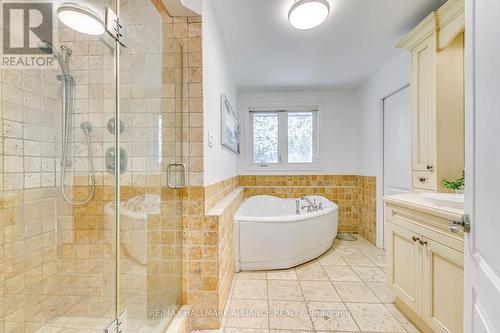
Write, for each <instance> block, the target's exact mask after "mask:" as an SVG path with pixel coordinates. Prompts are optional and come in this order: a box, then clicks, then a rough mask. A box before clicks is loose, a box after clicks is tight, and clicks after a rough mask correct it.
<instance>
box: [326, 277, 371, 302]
mask: <svg viewBox="0 0 500 333" xmlns="http://www.w3.org/2000/svg"><path fill="white" fill-rule="evenodd" d="M333 286H334V287H335V289H336V290H337V292H338V293H339V295H340V298H342V300H343V301H344V302H346V303H347V302H360V303H361V302H366V303H380V301H379V299H378V298H377V296H375V294H374V293H373V292H372V291H371V290H370V288H368V286H367V285H366V284H365V283H364V282H333Z"/></svg>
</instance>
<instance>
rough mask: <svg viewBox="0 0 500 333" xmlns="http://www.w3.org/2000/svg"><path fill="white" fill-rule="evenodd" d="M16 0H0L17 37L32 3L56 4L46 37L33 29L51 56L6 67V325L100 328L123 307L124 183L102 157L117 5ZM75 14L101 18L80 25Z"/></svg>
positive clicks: (2, 225)
mask: <svg viewBox="0 0 500 333" xmlns="http://www.w3.org/2000/svg"><path fill="white" fill-rule="evenodd" d="M20 3H21V2H19V1H12V2H9V1H7V0H4V1H2V7H1V8H2V23H4V22H5V21H4V20H3V18H5V17H6V16H5V15H10V23H11V26H6V25H5V24H3V25H2V28H3V29H5V30H9V31H7V32H8V33H10V32H12V34H10V35H11V36H16V34H15V33H14V31H10V29H23V25H22V24H21V23H22V22H23V21H22V17H23V15H20V14H19V13H20V12H21V13H22V11H25V10H26V8H29V9H30V10H31V12H30V15H32V14H33V16H32V17H34V18H36V17H37V15H41V16H42V17H44V18H47V17H49V16H47V17H45V16H44V15H48V14H50V13H52V14H54V15H53V16H52V19H53V20H52V23H53V24H52V26H51V28H52V29H47V31H48V32H49V34H48V35H47V34H45V35H43V36H42V35H37V34H35V33H33V34H31V37H30V38H31V40H30V45H31V48H35V49H36V47H38V48H39V49H40V50H41V51H43V53H37V57H48V58H47V59H52V60H53V63H54V66H52V67H36V66H22V67H16V66H3V67H2V68H1V76H0V83H1V84H0V89H1V92H0V102H1V103H0V118H1V119H0V120H1V122H0V124H1V131H0V136H1V141H2V147H3V150H0V160H1V161H0V162H1V163H0V165H1V168H0V175H1V177H0V189H1V196H0V261H1V262H0V264H1V266H0V300H1V302H2V303H3V304H2V306H1V307H0V332H13V333H14V332H15V333H19V332H25V333H31V332H48V331H63V330H68V331H74V332H78V330H82V331H86V332H88V331H90V330H93V331H96V332H98V331H101V332H102V331H104V329H105V328H106V327H107V325H108V324H109V323H110V322H111V321H112V320H113V319H114V318H116V308H117V306H116V297H117V293H116V290H117V287H116V280H117V279H116V277H117V274H116V271H115V269H116V245H117V242H116V239H117V229H116V225H117V222H116V218H115V216H116V213H115V212H116V209H115V207H116V205H115V196H116V194H117V191H116V181H115V176H114V175H113V174H112V173H110V172H109V170H108V168H107V164H106V156H107V151H108V149H110V148H113V147H114V148H115V149H116V146H117V142H116V140H115V138H114V136H113V135H111V134H110V133H109V131H108V121H109V119H110V118H115V117H116V112H117V110H116V101H117V99H116V84H117V79H116V70H115V59H116V58H115V47H114V41H113V40H112V39H111V38H110V37H109V36H108V35H107V34H106V33H104V30H103V25H102V22H103V20H104V9H105V7H107V6H110V7H111V8H114V7H115V5H116V4H115V3H114V2H113V1H112V0H93V1H82V0H77V1H71V4H70V3H65V2H64V1H63V2H52V3H51V2H44V6H47V8H48V7H50V8H49V9H47V11H43V10H42V11H40V10H39V9H40V8H41V7H37V6H39V4H38V3H39V2H36V3H37V4H36V5H33V4H32V3H30V2H22V3H21V5H22V6H21V7H19V6H20ZM6 5H11V6H14V7H9V6H6ZM32 5H33V6H34V7H33V8H31V7H30V6H32ZM15 6H17V7H15ZM37 8H38V9H37ZM11 9H12V11H11ZM47 13H48V14H47ZM75 13H79V14H81V15H83V17H85V18H87V19H88V18H94V19H95V18H98V19H99V20H100V21H101V27H100V28H99V26H96V27H97V28H98V30H94V31H88V30H86V28H88V27H89V25H88V24H87V25H84V26H78V25H76V26H75V23H78V20H76V19H75V17H74V15H75ZM19 15H20V16H19ZM68 15H69V16H71V15H73V20H69V21H68V20H66V21H65V19H67V18H68ZM30 17H31V16H30ZM47 21H48V22H50V20H49V19H48V18H47ZM47 21H42V22H47ZM99 29H100V30H99ZM3 32H5V31H3ZM90 33H93V34H90ZM0 35H2V36H5V34H0ZM20 36H22V34H21V35H20ZM47 36H48V37H47ZM36 38H38V40H37V39H36ZM2 42H7V41H2ZM3 46H5V45H3ZM3 50H5V48H3ZM32 51H33V50H31V51H30V52H32ZM37 52H38V51H37ZM3 55H6V54H5V52H4V54H3ZM11 56H14V57H18V56H23V55H22V54H21V55H20V54H15V55H11ZM2 63H3V62H2Z"/></svg>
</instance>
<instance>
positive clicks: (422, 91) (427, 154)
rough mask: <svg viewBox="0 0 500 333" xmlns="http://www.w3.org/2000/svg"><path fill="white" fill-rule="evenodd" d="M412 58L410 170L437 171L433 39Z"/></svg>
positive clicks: (428, 40)
mask: <svg viewBox="0 0 500 333" xmlns="http://www.w3.org/2000/svg"><path fill="white" fill-rule="evenodd" d="M411 54H412V80H411V84H412V96H413V97H412V98H413V135H412V136H413V170H432V169H434V168H435V167H436V165H435V160H436V156H435V155H436V143H435V142H436V138H435V128H436V36H435V34H433V35H431V36H429V37H427V38H426V39H424V40H423V41H422V42H421V43H420V44H419V45H417V46H416V47H415V48H414V49H413V50H412V52H411Z"/></svg>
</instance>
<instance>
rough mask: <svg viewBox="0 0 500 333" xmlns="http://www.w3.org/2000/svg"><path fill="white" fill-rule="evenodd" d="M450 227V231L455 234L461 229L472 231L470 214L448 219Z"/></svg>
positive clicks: (466, 231)
mask: <svg viewBox="0 0 500 333" xmlns="http://www.w3.org/2000/svg"><path fill="white" fill-rule="evenodd" d="M448 227H450V231H451V232H453V233H454V234H456V233H458V232H459V231H463V232H465V233H468V232H470V217H469V214H465V215H462V217H460V218H458V219H456V220H448Z"/></svg>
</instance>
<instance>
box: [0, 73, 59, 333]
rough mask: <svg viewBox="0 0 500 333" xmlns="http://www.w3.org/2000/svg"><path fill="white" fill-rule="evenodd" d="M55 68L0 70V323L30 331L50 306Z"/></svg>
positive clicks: (53, 298)
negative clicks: (0, 193) (0, 191)
mask: <svg viewBox="0 0 500 333" xmlns="http://www.w3.org/2000/svg"><path fill="white" fill-rule="evenodd" d="M56 73H57V71H52V70H22V69H18V70H17V69H6V68H4V69H2V70H1V79H0V82H1V88H0V96H1V103H0V111H1V113H0V119H1V126H0V141H1V142H0V162H1V163H0V173H1V174H2V177H0V189H1V190H2V195H1V197H0V263H1V264H0V299H2V304H1V306H0V330H2V331H4V332H24V330H25V329H26V330H28V331H29V330H35V329H37V328H38V327H40V326H41V325H42V324H43V322H45V321H47V320H50V319H51V318H53V317H54V316H55V315H56V314H57V310H58V307H57V306H58V304H59V303H58V298H57V289H58V270H59V266H58V262H57V247H56V241H55V239H56V237H57V236H56V230H57V228H56V209H55V208H56V202H57V195H56V190H55V186H56V161H55V156H56V151H57V144H56V142H57V141H56V140H57V138H58V137H59V133H60V116H61V105H60V94H59V90H58V87H59V82H57V81H56Z"/></svg>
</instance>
